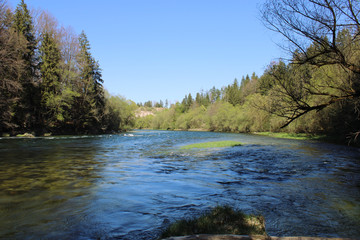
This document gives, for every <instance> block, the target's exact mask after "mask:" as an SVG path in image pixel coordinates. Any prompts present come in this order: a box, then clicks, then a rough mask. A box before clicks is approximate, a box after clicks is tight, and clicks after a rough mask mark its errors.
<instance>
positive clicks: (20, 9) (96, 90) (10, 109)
mask: <svg viewBox="0 0 360 240" xmlns="http://www.w3.org/2000/svg"><path fill="white" fill-rule="evenodd" d="M33 15H36V17H34V16H33ZM0 66H1V68H0V134H2V135H10V136H13V135H16V134H19V133H33V134H34V135H43V134H45V133H51V134H98V133H106V132H116V131H120V130H124V129H127V128H129V127H131V126H132V125H133V123H132V122H133V121H134V115H133V114H134V110H135V108H136V104H135V103H133V102H131V101H129V100H126V99H124V98H123V97H121V96H111V95H110V94H109V93H107V91H106V90H105V89H104V87H103V82H104V80H103V79H102V74H101V68H100V65H99V62H98V61H96V60H95V59H94V57H93V56H92V55H91V47H90V42H89V40H88V38H87V36H86V34H85V32H82V33H81V34H80V35H77V34H76V33H74V31H73V30H72V28H71V27H63V26H60V25H59V24H58V22H57V20H56V19H55V18H54V17H53V16H51V14H50V13H48V12H46V11H41V12H38V13H36V14H31V13H30V11H29V9H28V7H27V5H26V3H25V2H24V0H21V1H20V3H19V4H18V6H17V7H16V9H15V10H14V11H12V10H11V9H9V8H8V7H7V4H6V1H5V0H0Z"/></svg>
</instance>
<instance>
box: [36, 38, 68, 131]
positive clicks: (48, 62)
mask: <svg viewBox="0 0 360 240" xmlns="http://www.w3.org/2000/svg"><path fill="white" fill-rule="evenodd" d="M40 53H41V55H40V56H41V67H40V71H41V104H42V116H43V121H44V123H45V126H46V127H54V125H56V123H57V122H62V121H63V120H64V117H63V109H62V97H61V82H60V81H61V79H60V78H61V77H60V60H61V56H60V50H59V48H58V47H57V44H56V42H55V39H54V33H53V32H44V33H43V39H42V42H41V47H40Z"/></svg>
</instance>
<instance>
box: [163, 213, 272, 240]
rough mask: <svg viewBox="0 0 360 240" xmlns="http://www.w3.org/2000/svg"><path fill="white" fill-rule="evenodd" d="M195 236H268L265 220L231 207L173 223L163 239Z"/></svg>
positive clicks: (164, 233)
mask: <svg viewBox="0 0 360 240" xmlns="http://www.w3.org/2000/svg"><path fill="white" fill-rule="evenodd" d="M194 234H235V235H266V231H265V220H264V217H262V216H255V215H246V214H244V213H242V212H241V211H239V210H234V209H233V208H231V207H229V206H218V207H215V208H214V209H212V210H211V211H209V212H207V213H205V214H203V215H201V216H200V217H198V218H193V219H185V220H180V221H177V222H175V223H173V224H172V225H170V226H169V227H168V228H167V229H166V230H165V231H164V232H163V233H162V235H161V238H167V237H171V236H186V235H194Z"/></svg>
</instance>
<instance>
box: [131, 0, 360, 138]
mask: <svg viewBox="0 0 360 240" xmlns="http://www.w3.org/2000/svg"><path fill="white" fill-rule="evenodd" d="M359 12H360V6H359V3H358V2H357V1H324V0H316V1H306V0H302V1H293V0H269V1H267V2H266V3H265V4H264V5H263V6H262V9H261V14H262V19H263V22H264V24H265V25H266V26H267V27H268V28H269V29H270V30H272V31H275V32H277V33H280V34H281V35H282V36H283V37H284V38H285V39H286V40H287V42H288V43H289V45H286V46H282V47H283V48H284V49H285V50H286V51H288V52H289V55H291V58H289V59H280V60H279V61H276V62H271V63H270V64H269V65H268V67H267V69H266V70H265V71H264V73H263V74H262V75H261V76H260V77H258V76H257V75H256V74H255V73H253V74H252V75H251V77H249V76H248V75H247V76H246V77H242V79H241V81H240V82H239V81H238V80H237V79H235V80H234V82H233V83H232V84H230V85H228V86H225V87H222V88H221V89H216V88H215V87H213V88H212V89H210V90H208V91H202V92H199V93H197V94H196V96H195V97H193V96H192V95H191V94H188V95H186V96H185V97H184V99H183V100H182V102H181V103H176V104H173V105H172V106H171V107H170V108H166V109H164V110H163V111H161V112H158V113H156V114H155V115H148V116H146V117H144V118H141V119H138V120H137V122H136V127H137V128H155V129H179V130H191V129H192V130H206V131H221V132H242V133H250V132H288V133H307V134H316V135H324V136H330V137H331V136H332V141H336V142H341V143H345V142H347V143H354V142H357V143H358V139H357V138H358V135H359V133H360V131H359V130H360V119H359V114H360V108H359V107H360V36H359V34H360V24H359V18H358V17H359Z"/></svg>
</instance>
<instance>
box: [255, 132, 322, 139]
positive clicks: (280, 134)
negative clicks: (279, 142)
mask: <svg viewBox="0 0 360 240" xmlns="http://www.w3.org/2000/svg"><path fill="white" fill-rule="evenodd" d="M254 134H256V135H261V136H268V137H275V138H286V139H298V140H319V139H322V138H324V136H322V135H311V134H307V133H284V132H278V133H274V132H257V133H254Z"/></svg>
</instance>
